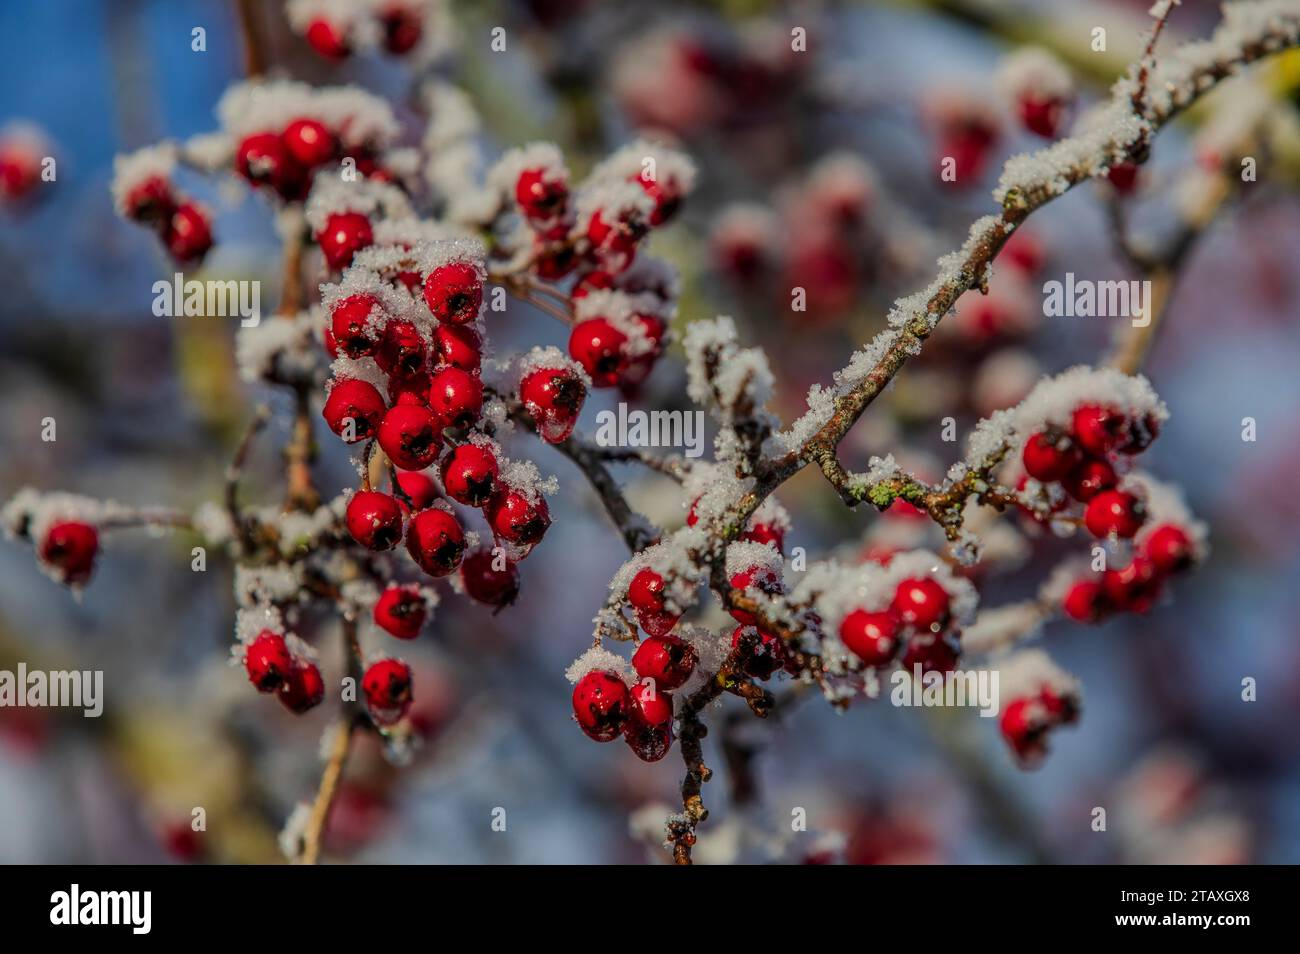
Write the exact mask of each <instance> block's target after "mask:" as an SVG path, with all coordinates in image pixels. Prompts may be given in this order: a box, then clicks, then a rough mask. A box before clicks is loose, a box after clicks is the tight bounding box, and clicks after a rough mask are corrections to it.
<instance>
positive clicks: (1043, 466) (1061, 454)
mask: <svg viewBox="0 0 1300 954" xmlns="http://www.w3.org/2000/svg"><path fill="white" fill-rule="evenodd" d="M1021 460H1022V461H1023V462H1024V465H1025V471H1026V472H1027V473H1028V474H1029V476H1030V477H1032V478H1034V480H1041V481H1043V482H1045V483H1051V482H1052V481H1056V480H1060V479H1061V478H1062V477H1065V476H1066V475H1068V474H1069V473H1070V471H1071V470H1073V469H1074V468H1075V466H1076V465H1077V463H1078V460H1079V451H1078V448H1076V447H1075V446H1074V443H1073V442H1072V441H1071V440H1070V438H1068V437H1067V436H1065V435H1064V434H1056V433H1049V432H1046V431H1039V432H1038V433H1037V434H1031V435H1030V437H1029V439H1028V440H1027V441H1025V449H1024V452H1023V454H1022V455H1021Z"/></svg>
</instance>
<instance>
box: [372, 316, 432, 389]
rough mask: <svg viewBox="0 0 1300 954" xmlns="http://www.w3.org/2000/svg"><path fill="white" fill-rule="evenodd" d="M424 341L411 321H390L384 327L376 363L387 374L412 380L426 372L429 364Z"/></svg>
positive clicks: (376, 353) (376, 350) (376, 352)
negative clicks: (413, 377)
mask: <svg viewBox="0 0 1300 954" xmlns="http://www.w3.org/2000/svg"><path fill="white" fill-rule="evenodd" d="M427 360H428V359H427V355H426V353H425V344H424V339H423V338H422V337H420V332H419V330H418V329H417V328H416V327H415V325H413V324H411V323H410V322H409V321H390V322H389V323H388V324H387V325H385V326H384V332H383V334H382V335H381V336H380V338H379V347H378V348H377V349H375V363H376V364H378V365H379V368H380V370H382V371H383V372H384V373H385V374H393V375H397V376H398V377H403V378H410V377H412V376H414V375H418V374H420V372H422V371H424V368H425V365H426V363H427Z"/></svg>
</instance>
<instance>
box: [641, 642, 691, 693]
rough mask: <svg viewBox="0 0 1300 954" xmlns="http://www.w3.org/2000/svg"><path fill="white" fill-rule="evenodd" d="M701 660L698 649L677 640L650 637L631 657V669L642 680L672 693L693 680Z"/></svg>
mask: <svg viewBox="0 0 1300 954" xmlns="http://www.w3.org/2000/svg"><path fill="white" fill-rule="evenodd" d="M698 658H699V655H698V654H697V653H696V651H695V647H694V646H692V645H691V644H690V643H688V642H686V641H684V640H682V639H679V638H678V637H676V636H651V637H650V638H649V639H644V640H642V641H641V645H640V646H638V647H637V650H636V652H635V653H633V654H632V667H633V668H634V669H636V672H637V675H638V676H640V677H641V678H642V679H653V680H654V681H655V685H656V686H658V687H659V688H660V689H663V690H668V691H672V690H673V689H678V688H680V687H681V686H682V684H683V683H685V682H686V680H687V679H689V678H691V673H692V672H694V671H695V663H696V660H697V659H698Z"/></svg>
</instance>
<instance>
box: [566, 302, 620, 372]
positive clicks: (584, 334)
mask: <svg viewBox="0 0 1300 954" xmlns="http://www.w3.org/2000/svg"><path fill="white" fill-rule="evenodd" d="M626 347H627V335H625V334H623V332H621V331H619V330H618V329H617V328H615V327H614V326H613V325H612V324H610V322H609V321H607V320H606V319H604V318H588V319H587V320H586V321H580V322H578V323H577V324H576V325H574V326H573V331H572V333H571V334H570V335H569V355H570V356H571V357H572V358H573V360H574V361H577V362H578V363H579V364H580V365H582V367H583V368H584V369H585V370H586V372H587V374H589V375H590V376H591V383H592V384H594V385H595V386H596V387H598V388H608V387H613V386H614V385H615V384H617V383H618V379H619V376H620V375H621V374H622V373H623V371H624V370H625V369H626V367H627V359H626V357H625V356H624V353H623V352H624V349H625V348H626Z"/></svg>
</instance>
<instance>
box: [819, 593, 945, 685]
mask: <svg viewBox="0 0 1300 954" xmlns="http://www.w3.org/2000/svg"><path fill="white" fill-rule="evenodd" d="M952 622H953V619H952V601H951V598H950V597H949V595H948V591H947V590H946V589H945V588H944V587H943V586H942V584H940V583H939V582H938V581H937V580H935V579H933V578H932V577H928V576H917V577H909V578H908V579H905V580H902V581H900V582H899V584H898V586H897V587H896V588H895V590H894V596H893V599H892V600H891V601H890V604H889V606H888V607H887V608H885V609H884V610H878V611H877V610H869V609H866V608H864V607H859V608H856V609H854V610H852V611H850V612H849V613H847V614H846V615H845V616H844V619H843V620H842V621H841V622H840V630H839V636H840V641H841V642H842V643H844V645H845V646H846V647H847V648H848V650H849V652H851V653H853V655H855V656H856V657H857V658H858V659H859V660H861V661H862V664H863V666H864V667H866V668H868V669H878V668H880V667H882V666H887V665H889V663H890V662H892V661H893V660H894V658H895V657H896V656H898V655H899V649H900V647H902V655H901V657H899V662H900V663H901V665H902V666H903V668H904V669H906V670H907V671H909V672H911V671H912V669H913V667H915V666H920V667H921V671H922V672H926V673H929V672H939V673H946V672H951V671H952V670H953V669H954V668H956V665H957V659H958V657H959V656H960V655H961V646H960V642H959V640H958V634H957V633H956V631H955V630H954V629H953V628H952Z"/></svg>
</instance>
